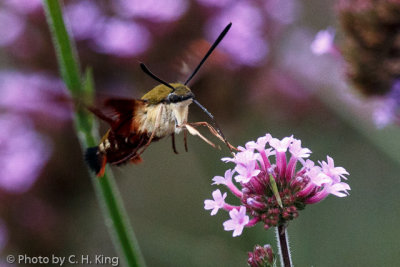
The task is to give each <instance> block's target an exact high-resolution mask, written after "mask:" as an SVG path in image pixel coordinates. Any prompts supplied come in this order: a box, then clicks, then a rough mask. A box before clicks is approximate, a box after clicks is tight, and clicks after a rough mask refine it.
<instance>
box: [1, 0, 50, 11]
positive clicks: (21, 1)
mask: <svg viewBox="0 0 400 267" xmlns="http://www.w3.org/2000/svg"><path fill="white" fill-rule="evenodd" d="M3 1H4V4H5V5H6V6H8V7H10V8H11V9H13V10H15V11H16V12H18V13H21V14H29V13H32V12H35V11H37V10H40V9H41V7H42V1H40V0H3Z"/></svg>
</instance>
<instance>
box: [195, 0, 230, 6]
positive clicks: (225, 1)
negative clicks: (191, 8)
mask: <svg viewBox="0 0 400 267" xmlns="http://www.w3.org/2000/svg"><path fill="white" fill-rule="evenodd" d="M197 2H199V3H200V4H202V5H205V6H213V7H224V6H227V5H229V4H231V3H232V2H233V0H197Z"/></svg>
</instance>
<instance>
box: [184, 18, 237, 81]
mask: <svg viewBox="0 0 400 267" xmlns="http://www.w3.org/2000/svg"><path fill="white" fill-rule="evenodd" d="M231 26H232V22H231V23H229V24H228V25H226V27H225V29H224V30H223V31H222V32H221V33H220V34H219V36H218V38H217V39H216V40H215V42H214V43H213V45H212V46H211V47H210V49H208V52H207V53H206V55H205V56H204V57H203V59H202V60H201V61H200V63H199V65H197V67H196V68H195V69H194V71H193V72H192V74H190V76H189V78H187V80H186V82H185V83H184V85H187V84H188V83H189V82H190V80H191V79H192V78H193V77H194V75H196V73H197V72H198V71H199V69H200V68H201V66H202V65H203V63H204V62H205V61H206V60H207V58H208V57H209V56H210V55H211V53H212V52H213V51H214V49H215V48H216V47H217V45H218V44H219V43H220V42H221V41H222V39H224V37H225V35H226V34H227V32H228V31H229V29H230V28H231Z"/></svg>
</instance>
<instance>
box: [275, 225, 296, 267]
mask: <svg viewBox="0 0 400 267" xmlns="http://www.w3.org/2000/svg"><path fill="white" fill-rule="evenodd" d="M276 239H277V242H278V250H279V256H280V262H281V266H282V267H291V266H292V258H291V255H290V247H289V239H288V236H287V230H286V226H285V225H279V226H278V227H276Z"/></svg>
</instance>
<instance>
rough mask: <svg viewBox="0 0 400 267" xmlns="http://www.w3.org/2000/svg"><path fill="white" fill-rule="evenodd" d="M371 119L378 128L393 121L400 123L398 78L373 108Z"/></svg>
mask: <svg viewBox="0 0 400 267" xmlns="http://www.w3.org/2000/svg"><path fill="white" fill-rule="evenodd" d="M373 119H374V122H375V125H376V126H377V127H378V128H384V127H386V126H387V125H389V124H392V123H395V122H396V123H400V80H397V81H395V82H394V84H393V87H392V89H391V90H390V92H389V93H388V94H387V95H386V96H385V97H384V99H383V101H382V102H381V103H380V106H379V107H378V108H377V109H375V112H374V114H373Z"/></svg>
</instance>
